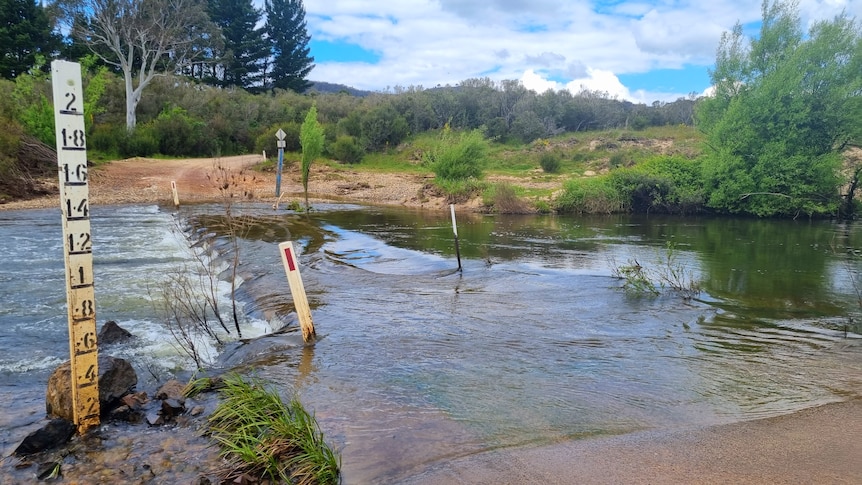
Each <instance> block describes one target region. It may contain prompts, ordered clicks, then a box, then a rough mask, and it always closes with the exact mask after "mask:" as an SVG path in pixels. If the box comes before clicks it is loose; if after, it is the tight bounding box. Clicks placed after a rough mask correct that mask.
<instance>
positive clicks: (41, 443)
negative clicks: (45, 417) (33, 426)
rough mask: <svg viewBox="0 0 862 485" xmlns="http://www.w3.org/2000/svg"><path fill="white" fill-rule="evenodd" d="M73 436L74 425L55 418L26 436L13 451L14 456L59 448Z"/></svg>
mask: <svg viewBox="0 0 862 485" xmlns="http://www.w3.org/2000/svg"><path fill="white" fill-rule="evenodd" d="M74 434H75V425H74V424H72V422H71V421H69V420H66V419H63V418H57V419H52V420H51V421H49V422H48V424H46V425H45V426H43V427H42V428H40V429H37V430H36V431H34V432H32V433H30V434H28V435H27V437H26V438H24V441H22V442H21V444H20V445H18V448H16V449H15V454H16V455H32V454H33V453H38V452H40V451H45V450H48V449H51V448H54V447H56V446H60V445H62V444H64V443H66V442H67V441H69V439H70V438H71V437H72V435H74Z"/></svg>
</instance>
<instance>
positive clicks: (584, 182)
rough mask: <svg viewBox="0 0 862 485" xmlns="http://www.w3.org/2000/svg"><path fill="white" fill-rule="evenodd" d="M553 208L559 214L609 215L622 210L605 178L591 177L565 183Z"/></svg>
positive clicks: (621, 202) (615, 193)
mask: <svg viewBox="0 0 862 485" xmlns="http://www.w3.org/2000/svg"><path fill="white" fill-rule="evenodd" d="M555 208H556V210H557V212H561V213H587V214H611V213H614V212H620V211H621V210H622V209H623V201H622V200H621V198H620V195H619V193H618V192H617V191H616V190H615V188H614V187H613V185H611V183H610V182H609V180H608V178H607V177H593V178H584V179H574V180H569V181H568V182H566V183H565V184H564V185H563V191H562V193H561V194H560V195H559V196H558V197H557V199H556V200H555Z"/></svg>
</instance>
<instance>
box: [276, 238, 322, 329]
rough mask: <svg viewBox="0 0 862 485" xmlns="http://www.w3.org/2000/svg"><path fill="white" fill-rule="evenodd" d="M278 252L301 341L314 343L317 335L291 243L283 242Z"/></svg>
mask: <svg viewBox="0 0 862 485" xmlns="http://www.w3.org/2000/svg"><path fill="white" fill-rule="evenodd" d="M278 251H279V252H280V253H281V262H282V264H284V272H285V273H286V274H287V283H288V284H289V285H290V294H291V295H293V306H294V307H296V316H297V317H299V326H300V327H302V340H303V342H310V341H314V339H315V338H317V335H316V334H315V332H314V322H312V320H311V308H310V307H309V306H308V297H307V296H306V295H305V286H303V284H302V276H301V275H300V274H299V260H298V259H297V257H296V251H294V250H293V242H292V241H285V242H283V243H281V244H279V245H278Z"/></svg>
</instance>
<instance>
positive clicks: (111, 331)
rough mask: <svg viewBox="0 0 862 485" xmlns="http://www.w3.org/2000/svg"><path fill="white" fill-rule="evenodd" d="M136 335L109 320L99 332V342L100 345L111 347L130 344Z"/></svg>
mask: <svg viewBox="0 0 862 485" xmlns="http://www.w3.org/2000/svg"><path fill="white" fill-rule="evenodd" d="M132 337H134V335H132V334H131V332H129V331H128V330H126V329H125V328H123V327H121V326H119V325H118V324H117V322H115V321H113V320H108V321H107V322H105V324H104V325H102V330H100V331H99V337H98V342H99V344H100V345H111V344H120V343H123V342H128V341H129V340H131V339H132Z"/></svg>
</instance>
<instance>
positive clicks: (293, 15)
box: [265, 0, 314, 93]
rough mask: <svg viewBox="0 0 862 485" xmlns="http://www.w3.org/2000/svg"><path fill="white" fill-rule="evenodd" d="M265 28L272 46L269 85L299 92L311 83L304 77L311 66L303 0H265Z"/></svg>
mask: <svg viewBox="0 0 862 485" xmlns="http://www.w3.org/2000/svg"><path fill="white" fill-rule="evenodd" d="M265 6H266V31H267V34H268V35H269V41H270V44H271V47H272V72H271V74H270V79H271V82H268V84H269V86H268V87H276V88H281V89H290V90H293V91H296V92H298V93H301V92H303V91H305V90H306V89H308V88H309V87H310V86H311V83H310V82H308V81H307V80H306V79H305V78H306V76H308V73H309V72H311V70H312V69H313V68H314V58H313V57H311V56H309V55H308V54H309V52H310V50H309V48H308V41H309V40H310V39H311V38H310V37H309V35H308V31H307V30H306V24H305V7H304V6H303V4H302V0H266V3H265Z"/></svg>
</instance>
